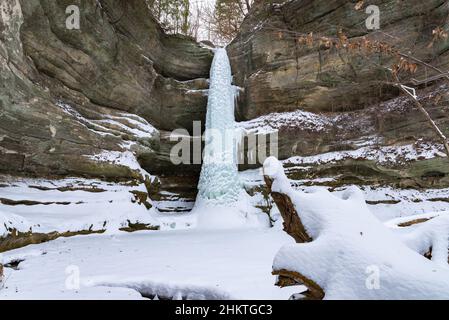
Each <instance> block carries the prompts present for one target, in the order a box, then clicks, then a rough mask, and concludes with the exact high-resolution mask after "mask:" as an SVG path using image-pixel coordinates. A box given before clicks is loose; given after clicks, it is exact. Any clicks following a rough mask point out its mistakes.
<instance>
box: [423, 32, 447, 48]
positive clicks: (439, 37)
mask: <svg viewBox="0 0 449 320" xmlns="http://www.w3.org/2000/svg"><path fill="white" fill-rule="evenodd" d="M447 38H448V33H447V32H446V31H445V30H444V29H443V28H441V27H437V28H435V29H433V30H432V41H431V42H430V43H429V45H428V46H427V48H432V47H433V45H434V44H435V43H436V42H439V41H445V40H447Z"/></svg>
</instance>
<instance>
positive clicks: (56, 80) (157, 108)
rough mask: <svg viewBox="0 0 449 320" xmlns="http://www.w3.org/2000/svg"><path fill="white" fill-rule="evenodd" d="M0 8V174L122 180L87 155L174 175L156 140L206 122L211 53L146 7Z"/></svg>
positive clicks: (58, 4)
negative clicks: (74, 19) (70, 22)
mask: <svg viewBox="0 0 449 320" xmlns="http://www.w3.org/2000/svg"><path fill="white" fill-rule="evenodd" d="M71 4H72V2H71V1H68V0H58V1H54V0H32V1H29V0H4V1H2V2H1V4H0V13H1V16H0V77H1V84H0V170H2V171H6V172H8V173H19V174H37V175H65V174H75V175H89V176H98V177H109V178H130V177H135V176H136V175H137V173H136V172H135V171H133V170H131V169H130V168H128V167H126V166H122V165H119V164H117V163H114V161H107V162H98V161H92V157H91V156H93V155H96V154H99V153H102V152H104V151H107V152H124V151H126V150H131V151H132V152H134V154H136V156H137V158H138V159H139V158H140V157H142V158H144V159H151V161H147V163H146V165H147V169H149V171H150V172H151V164H150V163H149V162H151V163H152V164H154V167H156V168H161V169H160V170H165V169H166V168H168V167H170V166H172V165H171V163H170V161H169V157H168V155H167V152H168V151H167V150H170V148H169V146H168V145H166V144H167V143H169V142H167V141H166V140H161V138H160V137H161V135H162V136H164V132H166V131H171V130H174V129H176V128H185V129H187V130H191V128H192V121H194V120H202V119H203V118H204V116H205V108H206V101H207V96H206V95H205V94H204V90H205V89H207V88H208V83H207V80H206V79H207V78H208V74H209V66H210V63H211V59H212V53H211V51H210V50H208V49H205V48H203V47H201V46H200V45H198V44H197V43H195V42H194V41H192V40H191V39H189V38H186V37H181V36H168V35H166V34H164V33H163V32H162V30H161V29H160V27H159V26H158V24H157V23H156V21H155V20H154V19H153V18H152V16H151V14H150V12H149V10H148V8H147V4H146V2H145V1H144V0H132V1H119V0H100V1H83V2H81V3H80V4H79V7H80V13H81V14H80V17H81V19H80V27H81V29H80V30H68V29H67V28H66V24H65V21H66V18H67V16H68V15H67V14H66V13H65V10H66V8H67V6H69V5H71Z"/></svg>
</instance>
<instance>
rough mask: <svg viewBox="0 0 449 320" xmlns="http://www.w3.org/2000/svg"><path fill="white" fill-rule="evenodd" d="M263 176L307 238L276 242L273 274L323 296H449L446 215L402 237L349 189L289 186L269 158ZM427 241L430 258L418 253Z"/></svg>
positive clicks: (366, 297) (355, 192)
mask: <svg viewBox="0 0 449 320" xmlns="http://www.w3.org/2000/svg"><path fill="white" fill-rule="evenodd" d="M264 174H265V177H266V179H268V180H269V181H270V183H271V192H272V194H282V195H285V196H287V197H288V198H289V199H291V203H292V205H293V208H290V209H291V210H295V211H296V213H297V215H298V216H299V218H300V221H301V222H302V224H303V226H304V229H305V232H306V233H307V235H308V236H309V237H310V240H311V241H310V242H305V243H296V244H292V245H286V246H284V247H282V248H281V249H280V250H279V252H278V253H277V254H276V256H275V258H274V263H273V273H274V274H277V275H281V276H282V275H286V274H288V275H290V276H292V277H293V278H294V279H293V280H294V281H295V282H300V283H301V282H302V283H305V284H306V285H309V289H312V291H315V293H317V292H318V294H317V295H315V297H317V296H318V298H324V299H448V298H449V268H448V265H447V254H448V252H447V249H448V231H449V219H448V218H447V217H441V218H438V219H432V220H431V221H429V222H426V223H424V224H422V225H418V226H416V230H418V231H416V230H415V231H410V232H406V233H405V234H402V235H401V233H404V232H395V231H393V229H390V228H388V227H386V226H385V225H384V224H382V223H381V222H380V221H379V220H378V219H377V218H376V217H375V216H373V215H372V214H371V212H370V211H369V210H368V208H367V205H366V203H365V199H364V197H363V194H362V193H361V191H360V190H359V189H358V188H356V187H353V188H350V189H348V190H347V191H346V192H345V193H344V194H343V195H342V197H341V198H339V197H337V196H335V195H333V194H332V193H330V192H329V191H327V190H323V189H320V190H316V191H314V192H310V193H304V192H298V191H295V190H293V189H292V187H291V186H290V183H289V180H288V179H287V177H286V176H285V173H284V170H283V167H282V165H281V163H280V162H279V161H278V160H277V159H275V158H273V157H270V158H268V159H267V160H266V161H265V163H264ZM426 225H427V226H426ZM284 226H285V224H284ZM430 230H433V231H430ZM422 235H427V236H426V237H424V238H422V237H421V236H422ZM432 244H433V245H434V246H433V257H435V261H431V260H428V259H426V258H425V257H424V256H422V255H421V254H422V253H423V251H425V250H424V248H427V249H428V248H429V246H432ZM442 261H445V262H446V263H445V264H443V263H441V262H442ZM320 290H322V293H323V295H324V296H320V294H319V293H320Z"/></svg>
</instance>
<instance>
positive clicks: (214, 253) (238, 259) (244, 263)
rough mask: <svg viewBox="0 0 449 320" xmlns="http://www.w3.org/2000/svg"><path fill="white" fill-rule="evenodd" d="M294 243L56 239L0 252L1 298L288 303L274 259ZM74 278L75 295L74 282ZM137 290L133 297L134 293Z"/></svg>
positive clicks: (170, 234) (269, 234) (281, 237)
mask: <svg viewBox="0 0 449 320" xmlns="http://www.w3.org/2000/svg"><path fill="white" fill-rule="evenodd" d="M292 241H293V240H292V239H291V238H290V237H289V236H287V235H286V234H285V233H284V232H282V231H280V230H274V229H265V230H240V231H238V230H237V231H231V230H228V231H196V230H177V231H140V232H136V233H132V234H125V233H123V234H117V235H89V236H76V237H72V238H65V239H62V238H60V239H58V240H55V241H52V242H48V243H44V244H40V245H32V246H28V247H25V248H21V249H17V250H13V251H9V252H6V253H4V254H3V255H4V263H9V262H11V261H14V260H15V261H17V260H22V259H23V260H24V261H22V262H21V263H20V264H19V265H18V269H17V270H14V269H12V268H6V269H5V270H6V274H5V278H6V281H5V285H4V288H3V289H1V290H0V299H37V298H39V299H136V298H141V295H140V294H139V293H138V292H137V291H140V292H142V293H144V295H145V296H152V295H155V294H157V295H158V296H159V297H161V298H172V297H173V296H177V297H179V295H180V294H179V293H181V295H182V296H183V297H184V298H196V299H198V298H209V299H212V298H215V299H223V298H235V299H288V298H289V297H290V295H291V294H293V293H297V292H300V291H303V289H304V288H303V287H290V288H284V289H280V288H278V287H276V286H274V282H275V276H272V275H271V265H272V262H273V257H274V255H275V253H276V252H277V251H278V250H279V248H280V247H281V246H282V245H284V244H287V243H291V242H292ZM77 275H79V288H78V286H77V284H78V277H77ZM136 290H137V291H136Z"/></svg>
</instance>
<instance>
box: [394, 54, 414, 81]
mask: <svg viewBox="0 0 449 320" xmlns="http://www.w3.org/2000/svg"><path fill="white" fill-rule="evenodd" d="M417 70H418V65H417V64H416V63H413V62H410V61H408V60H407V59H405V58H403V57H400V59H399V62H398V63H395V64H394V65H393V66H392V68H391V72H392V73H393V76H394V77H395V78H396V77H397V76H398V75H399V73H400V72H407V73H410V74H415V73H416V71H417Z"/></svg>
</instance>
